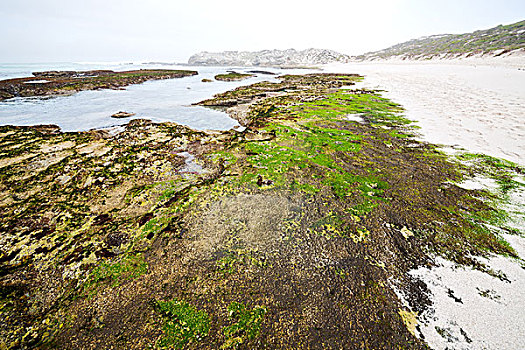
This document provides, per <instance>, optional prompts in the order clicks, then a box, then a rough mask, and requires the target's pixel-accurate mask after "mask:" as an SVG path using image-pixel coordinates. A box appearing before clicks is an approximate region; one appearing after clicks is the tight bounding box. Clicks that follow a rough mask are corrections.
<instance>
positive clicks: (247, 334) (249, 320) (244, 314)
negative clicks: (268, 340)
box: [221, 302, 267, 349]
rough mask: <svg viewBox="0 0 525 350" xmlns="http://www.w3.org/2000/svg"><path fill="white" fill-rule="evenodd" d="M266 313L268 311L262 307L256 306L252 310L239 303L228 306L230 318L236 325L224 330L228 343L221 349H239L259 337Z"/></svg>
mask: <svg viewBox="0 0 525 350" xmlns="http://www.w3.org/2000/svg"><path fill="white" fill-rule="evenodd" d="M266 312H267V309H266V308H265V307H262V306H255V307H254V308H253V309H251V310H250V309H248V308H247V307H246V305H244V304H242V303H238V302H232V303H231V304H230V305H228V316H229V318H230V319H232V320H233V321H234V323H233V324H231V325H229V326H226V327H224V328H223V334H224V336H225V338H226V341H225V342H224V343H223V345H222V346H221V349H237V348H238V347H239V346H240V345H241V344H243V343H245V342H246V341H247V340H253V339H255V338H256V337H258V336H259V332H260V329H261V324H262V322H263V320H264V315H265V314H266Z"/></svg>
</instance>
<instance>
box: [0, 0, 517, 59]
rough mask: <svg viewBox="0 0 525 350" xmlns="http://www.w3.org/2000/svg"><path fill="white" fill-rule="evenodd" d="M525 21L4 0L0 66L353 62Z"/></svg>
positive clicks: (251, 6)
mask: <svg viewBox="0 0 525 350" xmlns="http://www.w3.org/2000/svg"><path fill="white" fill-rule="evenodd" d="M523 19H525V1H524V0H494V1H487V0H360V1H354V0H340V1H335V0H322V1H313V0H311V1H308V0H301V1H295V0H293V1H287V0H261V1H250V0H242V1H241V0H184V1H182V0H2V3H1V5H0V33H1V35H0V47H1V49H0V62H11V63H26V62H71V61H75V62H78V61H82V62H85V61H158V60H162V61H169V62H185V61H186V60H187V59H188V57H189V56H190V55H191V54H193V53H196V52H198V51H223V50H262V49H272V48H276V49H286V48H296V49H305V48H310V47H315V48H327V49H333V50H336V51H339V52H342V53H346V54H361V53H364V52H367V51H374V50H379V49H383V48H385V47H388V46H391V45H393V44H397V43H399V42H403V41H406V40H409V39H413V38H417V37H420V36H425V35H431V34H443V33H464V32H470V31H473V30H477V29H487V28H491V27H494V26H496V25H498V24H510V23H513V22H517V21H520V20H523Z"/></svg>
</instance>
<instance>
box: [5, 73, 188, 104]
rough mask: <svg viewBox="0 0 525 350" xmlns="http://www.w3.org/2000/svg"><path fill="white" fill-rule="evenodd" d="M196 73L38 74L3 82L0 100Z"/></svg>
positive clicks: (114, 86) (179, 76)
mask: <svg viewBox="0 0 525 350" xmlns="http://www.w3.org/2000/svg"><path fill="white" fill-rule="evenodd" d="M196 74H198V73H197V72H196V71H189V70H168V69H162V70H159V69H141V70H134V71H124V72H114V71H111V70H93V71H83V72H76V71H49V72H35V73H33V77H27V78H17V79H8V80H2V81H0V101H2V100H6V99H9V98H13V97H30V96H53V95H67V94H73V93H75V92H78V91H83V90H99V89H120V88H123V87H125V86H128V85H131V84H140V83H143V82H145V81H148V80H159V79H172V78H182V77H186V76H191V75H196Z"/></svg>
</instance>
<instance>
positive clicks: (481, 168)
mask: <svg viewBox="0 0 525 350" xmlns="http://www.w3.org/2000/svg"><path fill="white" fill-rule="evenodd" d="M456 158H457V159H458V160H459V161H461V162H464V163H467V164H469V165H470V166H471V167H472V168H473V169H474V171H475V172H476V173H479V174H484V175H486V176H489V177H491V178H492V179H494V180H495V181H496V183H497V184H498V186H499V189H500V191H501V193H502V194H503V195H506V194H508V193H509V192H510V191H512V190H515V189H518V188H523V189H525V183H523V182H521V181H519V180H518V179H517V177H518V176H519V175H522V176H523V175H525V168H523V167H521V166H520V165H518V164H516V163H513V162H510V161H508V160H505V159H500V158H496V157H492V156H488V155H486V154H479V153H462V154H459V155H457V156H456Z"/></svg>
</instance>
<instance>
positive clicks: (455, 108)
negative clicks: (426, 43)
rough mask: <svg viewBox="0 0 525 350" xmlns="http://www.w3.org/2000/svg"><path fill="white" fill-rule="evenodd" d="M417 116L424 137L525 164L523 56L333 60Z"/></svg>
mask: <svg viewBox="0 0 525 350" xmlns="http://www.w3.org/2000/svg"><path fill="white" fill-rule="evenodd" d="M324 69H325V70H326V71H331V72H348V73H359V74H363V75H365V81H364V82H363V83H362V85H361V86H363V87H368V88H377V89H383V90H386V92H385V93H384V95H385V96H386V97H389V98H391V99H392V100H394V101H395V102H398V103H400V104H401V105H403V107H405V108H406V110H407V111H406V115H407V117H409V118H411V119H413V120H417V121H418V125H419V126H420V127H421V130H420V133H421V134H422V139H424V140H426V141H429V142H433V143H438V144H446V145H453V146H459V147H461V148H465V149H468V150H469V151H472V152H478V153H485V154H488V155H492V156H496V157H499V158H504V159H507V160H510V161H513V162H516V163H519V164H521V165H525V56H519V55H518V56H513V57H507V58H501V59H499V60H498V58H480V57H471V58H469V59H462V60H430V61H394V60H392V61H386V62H385V61H383V62H379V61H377V62H363V63H348V64H332V65H326V66H325V67H324Z"/></svg>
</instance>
